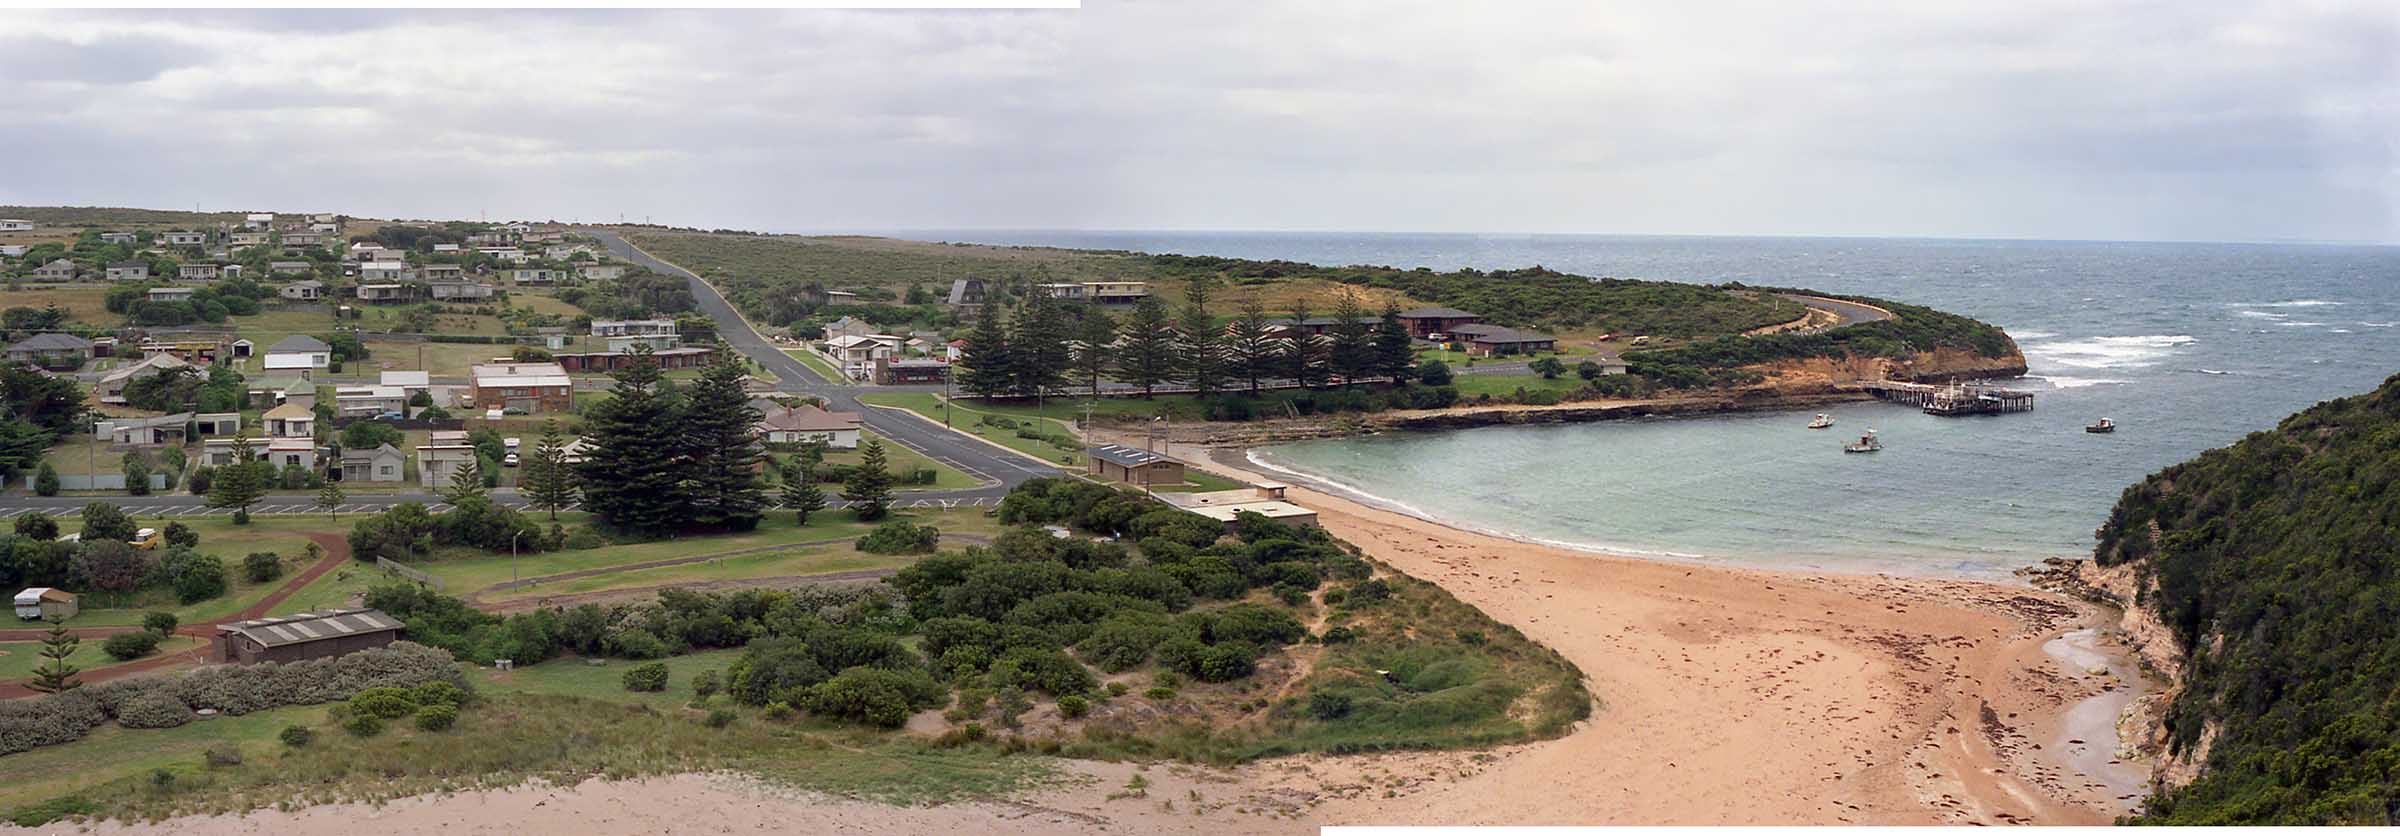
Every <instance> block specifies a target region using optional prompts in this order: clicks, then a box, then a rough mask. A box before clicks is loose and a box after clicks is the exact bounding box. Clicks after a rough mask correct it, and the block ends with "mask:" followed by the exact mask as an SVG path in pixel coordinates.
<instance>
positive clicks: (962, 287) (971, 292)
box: [942, 279, 984, 313]
mask: <svg viewBox="0 0 2400 836" xmlns="http://www.w3.org/2000/svg"><path fill="white" fill-rule="evenodd" d="M983 300H984V287H983V280H982V279H951V280H950V297H949V298H947V299H944V300H942V303H943V304H946V305H949V306H950V307H953V308H957V309H958V311H959V312H960V313H973V312H974V311H975V310H976V309H978V308H981V307H983Z"/></svg>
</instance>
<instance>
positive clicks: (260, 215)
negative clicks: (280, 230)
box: [242, 212, 275, 229]
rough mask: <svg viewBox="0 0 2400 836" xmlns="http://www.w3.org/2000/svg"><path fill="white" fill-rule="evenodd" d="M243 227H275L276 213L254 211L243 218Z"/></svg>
mask: <svg viewBox="0 0 2400 836" xmlns="http://www.w3.org/2000/svg"><path fill="white" fill-rule="evenodd" d="M242 228H243V229H274V228H275V213H273V212H252V213H250V214H249V215H247V216H244V217H243V218H242Z"/></svg>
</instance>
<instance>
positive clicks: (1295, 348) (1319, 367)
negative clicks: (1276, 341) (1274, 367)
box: [1281, 302, 1325, 389]
mask: <svg viewBox="0 0 2400 836" xmlns="http://www.w3.org/2000/svg"><path fill="white" fill-rule="evenodd" d="M1308 313H1309V312H1308V303H1307V302H1294V303H1292V327H1291V330H1289V331H1285V332H1284V340H1283V356H1282V358H1281V365H1282V366H1283V373H1284V374H1285V375H1286V376H1289V377H1290V378H1292V379H1293V380H1294V381H1297V382H1298V383H1299V384H1300V385H1301V386H1305V387H1308V388H1312V389H1313V388H1316V386H1317V385H1318V384H1321V383H1324V382H1325V343H1324V341H1323V340H1321V339H1319V338H1318V337H1317V335H1315V334H1311V333H1309V332H1308V326H1307V325H1306V324H1305V323H1307V322H1308V320H1309V315H1308Z"/></svg>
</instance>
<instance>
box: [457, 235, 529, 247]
mask: <svg viewBox="0 0 2400 836" xmlns="http://www.w3.org/2000/svg"><path fill="white" fill-rule="evenodd" d="M515 240H517V239H516V236H513V235H510V234H508V233H506V232H476V233H470V234H468V235H467V246H470V247H474V248H476V249H479V250H480V249H483V248H485V247H503V246H507V245H508V244H509V243H510V242H512V241H515Z"/></svg>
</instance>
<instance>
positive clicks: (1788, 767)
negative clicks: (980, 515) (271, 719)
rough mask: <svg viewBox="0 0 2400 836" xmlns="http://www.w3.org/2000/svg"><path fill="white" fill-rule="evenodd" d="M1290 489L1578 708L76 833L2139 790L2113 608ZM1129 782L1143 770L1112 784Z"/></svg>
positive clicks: (1499, 811) (1755, 817)
mask: <svg viewBox="0 0 2400 836" xmlns="http://www.w3.org/2000/svg"><path fill="white" fill-rule="evenodd" d="M1178 452H1179V453H1183V454H1185V455H1187V456H1190V457H1192V458H1193V460H1198V459H1200V458H1204V457H1205V456H1206V453H1207V451H1201V450H1179V451H1178ZM1220 458H1230V456H1227V457H1220ZM1239 461H1240V460H1239V459H1238V458H1233V461H1232V463H1225V462H1220V465H1219V466H1216V467H1214V468H1213V469H1219V470H1231V469H1236V468H1235V467H1234V466H1233V465H1234V464H1238V463H1239ZM1253 475H1254V476H1255V474H1253ZM1259 478H1264V477H1259ZM1292 495H1293V498H1294V499H1295V500H1296V501H1298V502H1300V503H1301V504H1303V505H1306V506H1308V507H1310V508H1314V509H1317V510H1318V511H1319V513H1320V518H1321V521H1322V523H1323V524H1324V526H1325V527H1326V528H1328V529H1330V530H1331V531H1333V532H1334V533H1335V534H1337V535H1339V536H1341V537H1343V538H1344V539H1347V540H1349V541H1351V542H1353V543H1356V544H1358V545H1359V546H1361V547H1362V548H1364V549H1366V550H1367V551H1368V552H1369V553H1370V554H1372V555H1373V556H1374V557H1376V558H1377V559H1379V560H1382V561H1384V562H1386V563H1389V564H1391V565H1392V566H1395V567H1397V568H1399V569H1401V570H1403V571H1406V572H1408V573H1410V574H1412V575H1416V576H1418V577H1421V578H1426V579H1429V580H1432V581H1434V582H1437V583H1439V584H1441V585H1442V586H1443V587H1444V588H1446V589H1448V590H1450V591H1451V592H1452V593H1453V594H1456V595H1457V596H1459V597H1460V598H1461V599H1463V600H1465V601H1467V602H1469V603H1471V604H1474V605H1476V606H1478V607H1481V608H1482V609H1484V610H1485V611H1486V612H1488V613H1490V614H1491V615H1492V616H1493V617H1494V618H1497V619H1499V620H1500V621H1503V622H1506V623H1508V624H1512V625H1515V626H1517V627H1518V628H1520V629H1522V630H1524V631H1525V632H1526V633H1527V634H1528V635H1530V636H1531V637H1533V638H1534V639H1536V640H1538V641H1540V642H1543V643H1545V644H1548V645H1550V646H1552V647H1555V648H1557V649H1559V651H1560V652H1562V653H1564V654H1565V655H1566V656H1567V657H1568V658H1569V659H1570V660H1571V661H1573V662H1574V663H1575V664H1577V665H1578V666H1580V667H1581V668H1582V669H1583V670H1584V671H1585V673H1587V674H1588V675H1589V676H1590V677H1591V683H1590V685H1591V691H1592V693H1593V694H1594V695H1595V697H1596V698H1597V699H1598V700H1599V703H1600V704H1599V706H1598V708H1597V709H1596V710H1595V711H1594V713H1593V717H1592V719H1591V720H1590V721H1589V722H1587V723H1585V724H1583V725H1581V726H1579V727H1578V728H1577V729H1576V730H1575V731H1574V732H1573V733H1571V734H1569V735H1567V736H1566V737H1563V738H1560V739H1556V740H1550V741H1544V742H1540V743H1533V744H1526V745H1520V746H1512V747H1504V748H1501V749H1497V750H1491V751H1482V752H1443V753H1410V754H1397V755H1368V756H1341V757H1333V756H1302V757H1292V758H1282V759H1276V760H1272V761H1266V762H1261V763H1256V764H1250V765H1247V766H1244V767H1241V768H1238V769H1231V770H1216V769H1202V768H1194V767H1188V766H1178V765H1165V764H1152V765H1147V766H1141V765H1133V764H1114V763H1087V762H1075V763H1069V764H1067V765H1066V770H1067V771H1068V773H1069V774H1070V775H1073V776H1075V777H1074V779H1073V780H1071V781H1069V782H1067V783H1065V784H1064V785H1061V786H1055V787H1051V788H1048V789H1045V790H1041V791H1038V792H1034V793H1031V794H1029V795H1027V796H1025V797H1023V798H1019V799H1014V800H1012V801H1011V802H1008V803H977V804H956V805H947V806H942V807H934V808H893V807H885V806H879V805H873V804H866V803H860V802H854V801H847V800H840V799H828V798H822V797H812V796H807V795H799V794H793V793H790V792H785V791H780V790H777V789H775V788H772V787H765V786H761V785H759V784H757V783H755V782H751V781H748V780H745V779H741V778H739V777H738V776H699V775H685V776H673V777H666V778H656V779H649V780H644V781H638V782H602V781H592V782H586V783H584V784H582V785H579V786H573V787H548V786H528V787H521V788H517V789H511V790H499V791H485V792H469V793H461V794H455V795H447V796H439V797H427V798H417V799H409V800H405V801H402V802H397V803H393V804H388V805H383V806H379V807H364V806H356V805H336V806H325V807H316V808H309V809H303V810H299V811H294V812H276V811H262V812H258V813H253V814H251V815H248V816H241V817H195V818H186V819H180V820H175V821H170V822H164V823H161V824H157V825H131V826H127V825H116V824H104V825H100V826H98V827H95V828H92V829H91V830H89V831H88V832H97V833H165V832H175V833H195V834H235V833H292V834H316V833H322V834H343V836H353V835H354V834H367V833H378V834H380V833H433V832H441V833H503V832H506V833H513V834H554V833H555V834H570V833H571V834H577V836H603V835H604V834H618V833H627V834H630V833H651V832H659V831H661V830H677V831H686V832H693V831H699V832H733V831H765V830H793V829H805V830H810V831H822V832H876V833H890V832H898V833H943V832H955V831H958V830H961V829H972V830H975V831H980V832H996V833H1102V832H1165V833H1184V832H1192V833H1198V832H1203V831H1206V832H1222V831H1223V830H1224V829H1225V828H1227V827H1235V828H1238V829H1239V830H1240V831H1241V832H1313V831H1314V829H1315V828H1316V827H1317V826H1319V825H1326V824H1524V825H1543V824H1735V823H1759V824H1969V823H1980V824H2103V823H2107V822H2108V821H2110V820H2111V819H2112V818H2113V817H2114V816H2115V815H2117V814H2118V813H2120V812H2122V811H2124V810H2126V809H2127V808H2128V807H2129V806H2130V804H2131V803H2132V800H2133V799H2134V798H2136V797H2138V794H2139V793H2140V791H2141V789H2140V788H2141V780H2142V776H2143V775H2145V774H2146V766H2145V765H2143V764H2139V763H2129V762H2126V761H2124V760H2122V759H2120V758H2118V757H2117V756H2116V753H2115V747H2114V746H2113V745H2111V744H2112V742H2113V737H2114V722H2115V710H2116V708H2117V707H2121V706H2122V705H2123V704H2124V702H2125V701H2126V700H2127V699H2129V698H2130V696H2131V695H2132V694H2134V693H2137V692H2138V691H2137V689H2138V688H2139V684H2138V683H2137V682H2135V681H2134V680H2133V679H2132V677H2133V676H2134V674H2133V673H2132V671H2131V669H2130V668H2129V667H2127V666H2125V665H2123V664H2121V663H2119V662H2118V661H2117V660H2118V659H2119V658H2121V656H2122V654H2121V652H2119V649H2118V648H2115V647H2113V646H2112V645H2110V644H2109V643H2108V642H2107V641H2105V640H2104V639H2103V638H2102V636H2103V635H2104V633H2105V631H2096V630H2094V629H2093V628H2095V627H2098V626H2100V625H2103V624H2105V623H2107V622H2108V621H2110V620H2111V618H2112V616H2113V614H2110V613H2105V612H2102V611H2101V610H2099V609H2098V608H2096V607H2094V606H2092V605H2089V604H2086V603H2083V602H2080V601H2077V600H2074V599H2070V598H2066V597H2063V596H2058V595H2053V594H2050V593H2046V592H2040V591H2037V590H2034V589H2031V588H2029V587H2021V586H2013V585H2002V584H1991V583H1982V582H1972V581H1955V580H1940V579H1926V578H1898V577H1884V576H1871V575H1870V576H1853V575H1831V574H1797V573H1780V572H1770V571H1755V570H1742V569H1729V568H1720V567H1711V566H1699V565H1687V564H1682V563H1671V562H1658V561H1648V560H1641V559H1633V558H1622V557H1612V556H1606V555H1596V554H1590V553H1585V552H1578V551H1570V550H1566V549H1561V548H1554V547H1550V546H1544V545H1537V544H1529V543H1522V542H1516V541H1512V540H1507V539H1503V538H1498V537H1492V536H1487V535H1482V534H1476V533H1472V532H1466V531H1461V530H1458V529H1453V528H1448V527H1445V526H1442V525H1438V524H1435V523H1431V522H1427V521H1424V520H1419V519H1416V518H1413V517H1408V516H1405V515H1401V514H1398V513H1394V512H1390V511H1385V510H1381V509H1377V508H1372V507H1368V506H1365V505H1361V504H1359V503H1355V502H1352V501H1349V500H1347V499H1343V498H1341V497H1337V496H1332V495H1328V494H1325V493H1321V492H1317V491H1311V490H1306V489H1300V488H1295V489H1294V490H1293V491H1292ZM2046 645H2047V646H2048V649H2047V651H2046V650H2045V646H2046ZM2071 718H2072V719H2071ZM1136 773H1139V774H1141V775H1142V776H1143V779H1144V781H1145V782H1146V783H1147V784H1148V786H1147V788H1146V789H1145V790H1144V791H1143V792H1142V793H1140V794H1138V795H1128V794H1127V793H1126V792H1125V785H1126V783H1127V782H1128V780H1130V778H1131V776H1132V775H1134V774H1136ZM59 832H86V831H83V830H82V829H81V828H68V827H61V828H60V830H59Z"/></svg>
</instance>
